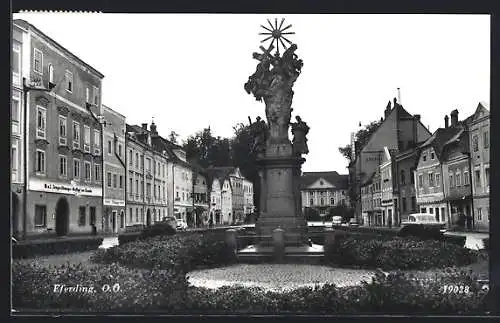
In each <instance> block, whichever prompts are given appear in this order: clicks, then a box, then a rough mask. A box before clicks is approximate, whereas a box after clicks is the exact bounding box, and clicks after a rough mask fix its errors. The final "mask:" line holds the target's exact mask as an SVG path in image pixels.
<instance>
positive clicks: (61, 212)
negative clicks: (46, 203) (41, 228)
mask: <svg viewBox="0 0 500 323" xmlns="http://www.w3.org/2000/svg"><path fill="white" fill-rule="evenodd" d="M68 227H69V205H68V200H66V198H65V197H61V198H60V199H59V200H58V201H57V204H56V235H58V236H65V235H67V234H68Z"/></svg>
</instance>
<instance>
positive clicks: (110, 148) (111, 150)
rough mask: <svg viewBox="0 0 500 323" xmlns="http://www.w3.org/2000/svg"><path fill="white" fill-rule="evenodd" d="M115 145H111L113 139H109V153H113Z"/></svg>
mask: <svg viewBox="0 0 500 323" xmlns="http://www.w3.org/2000/svg"><path fill="white" fill-rule="evenodd" d="M112 147H113V146H112V145H111V140H108V154H110V155H112V154H113V148H112Z"/></svg>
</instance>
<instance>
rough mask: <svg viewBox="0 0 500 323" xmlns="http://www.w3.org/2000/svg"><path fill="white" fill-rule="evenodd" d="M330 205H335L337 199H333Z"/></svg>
mask: <svg viewBox="0 0 500 323" xmlns="http://www.w3.org/2000/svg"><path fill="white" fill-rule="evenodd" d="M330 205H335V199H334V198H333V197H331V198H330Z"/></svg>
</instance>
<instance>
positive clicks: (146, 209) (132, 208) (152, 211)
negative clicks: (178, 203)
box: [125, 202, 169, 226]
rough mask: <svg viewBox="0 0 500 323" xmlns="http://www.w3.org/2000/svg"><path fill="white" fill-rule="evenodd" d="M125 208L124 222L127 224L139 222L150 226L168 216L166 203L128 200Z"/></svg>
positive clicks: (137, 223)
mask: <svg viewBox="0 0 500 323" xmlns="http://www.w3.org/2000/svg"><path fill="white" fill-rule="evenodd" d="M126 209H127V210H126V219H125V222H126V225H127V226H131V225H139V224H142V225H145V226H150V225H153V224H154V223H155V222H160V221H162V220H163V219H166V218H167V217H168V216H169V215H168V210H167V206H166V205H153V204H143V203H133V202H128V203H127V207H126Z"/></svg>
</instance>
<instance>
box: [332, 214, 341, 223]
mask: <svg viewBox="0 0 500 323" xmlns="http://www.w3.org/2000/svg"><path fill="white" fill-rule="evenodd" d="M341 224H342V217H341V216H338V215H336V216H333V217H332V225H341Z"/></svg>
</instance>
